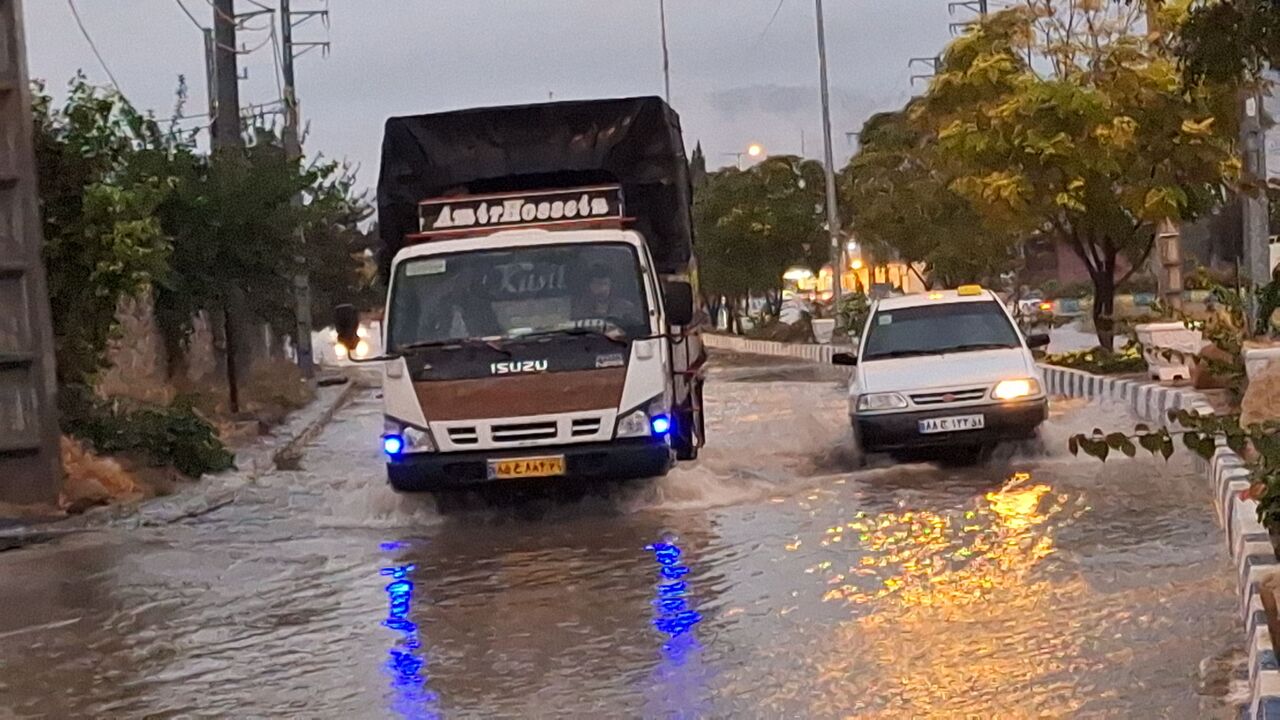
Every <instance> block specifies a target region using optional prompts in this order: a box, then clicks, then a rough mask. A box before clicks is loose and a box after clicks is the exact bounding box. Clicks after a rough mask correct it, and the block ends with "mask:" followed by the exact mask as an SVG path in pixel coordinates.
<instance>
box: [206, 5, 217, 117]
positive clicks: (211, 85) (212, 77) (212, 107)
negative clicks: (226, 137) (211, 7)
mask: <svg viewBox="0 0 1280 720" xmlns="http://www.w3.org/2000/svg"><path fill="white" fill-rule="evenodd" d="M217 55H218V53H217V43H215V42H214V40H213V31H212V30H210V29H208V28H205V29H204V87H205V94H206V95H207V96H208V100H209V122H214V120H215V119H216V118H217V117H218V92H217V90H216V88H217V86H218V74H217V71H216V70H214V68H216V67H217V65H218V62H217Z"/></svg>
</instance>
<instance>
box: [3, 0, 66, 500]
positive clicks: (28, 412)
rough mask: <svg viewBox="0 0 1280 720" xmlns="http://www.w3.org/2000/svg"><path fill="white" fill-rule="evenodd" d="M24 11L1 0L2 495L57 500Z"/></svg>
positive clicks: (16, 1) (13, 0) (52, 381)
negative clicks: (23, 25) (23, 20)
mask: <svg viewBox="0 0 1280 720" xmlns="http://www.w3.org/2000/svg"><path fill="white" fill-rule="evenodd" d="M22 18H23V15H22V2H21V0H0V218H2V219H3V223H0V307H3V308H4V310H3V313H0V500H3V501H6V502H13V503H18V504H28V503H48V504H52V503H53V502H55V501H56V500H57V498H58V490H59V488H60V486H61V484H62V470H61V461H60V453H59V446H58V408H57V402H56V393H57V381H56V374H55V369H54V367H55V366H54V355H53V321H52V318H51V316H50V311H49V293H48V289H47V286H46V281H45V271H44V261H43V259H42V258H41V252H42V250H43V247H44V239H43V237H42V235H43V233H42V227H41V223H40V206H39V199H38V197H37V193H38V189H37V185H36V175H35V157H34V150H33V141H32V118H31V94H30V92H31V91H30V86H29V85H28V84H27V83H28V81H27V46H26V37H25V33H24V32H23V27H22Z"/></svg>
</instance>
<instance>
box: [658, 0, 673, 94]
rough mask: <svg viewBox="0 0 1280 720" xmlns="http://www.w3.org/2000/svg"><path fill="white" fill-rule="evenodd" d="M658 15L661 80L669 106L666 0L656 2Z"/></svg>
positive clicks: (669, 66)
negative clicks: (660, 30) (660, 32)
mask: <svg viewBox="0 0 1280 720" xmlns="http://www.w3.org/2000/svg"><path fill="white" fill-rule="evenodd" d="M658 13H659V15H661V17H662V79H663V82H664V84H665V88H666V95H665V96H664V97H665V98H666V100H667V104H668V105H670V104H671V50H670V48H668V47H667V0H658Z"/></svg>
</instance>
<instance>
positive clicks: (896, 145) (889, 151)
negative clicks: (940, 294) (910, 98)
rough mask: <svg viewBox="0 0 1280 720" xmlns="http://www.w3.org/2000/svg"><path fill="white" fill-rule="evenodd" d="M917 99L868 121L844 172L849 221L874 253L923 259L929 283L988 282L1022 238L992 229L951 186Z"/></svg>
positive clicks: (914, 262) (914, 261)
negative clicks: (938, 159)
mask: <svg viewBox="0 0 1280 720" xmlns="http://www.w3.org/2000/svg"><path fill="white" fill-rule="evenodd" d="M916 105H917V104H916V103H912V104H908V106H907V107H906V108H904V109H903V110H899V111H896V112H887V113H880V114H878V115H874V116H872V117H871V118H870V119H869V120H868V121H867V123H866V124H865V125H864V126H863V128H862V134H861V135H860V141H861V142H860V145H861V148H860V150H859V152H858V154H857V155H856V156H854V157H853V159H851V160H850V161H849V165H848V166H847V167H846V168H845V169H844V171H843V173H841V177H840V189H841V195H842V199H843V202H842V203H841V207H842V209H843V211H844V213H845V224H846V226H847V227H849V228H851V229H852V230H853V231H854V233H855V234H856V235H857V237H858V240H859V242H861V243H862V245H863V246H864V247H866V248H869V249H870V250H871V252H872V253H873V254H874V255H876V256H878V257H884V258H897V259H900V260H902V261H904V262H905V263H907V264H908V265H909V266H910V267H912V268H913V269H914V268H915V267H916V266H917V265H924V267H925V274H926V275H927V276H928V277H927V279H926V278H925V277H922V278H921V280H922V281H924V282H925V283H926V285H932V284H935V283H936V284H941V285H943V286H955V285H959V284H963V283H967V282H985V281H989V280H990V279H992V278H994V277H996V276H997V275H999V274H1000V273H1001V272H1002V271H1004V270H1006V269H1008V268H1009V267H1010V266H1011V264H1012V259H1013V253H1012V246H1013V244H1014V242H1015V241H1016V239H1017V236H1016V235H1010V234H1008V233H1007V232H1005V231H1001V230H1000V229H999V228H989V227H987V226H986V225H985V224H984V222H983V220H982V218H981V217H980V216H979V215H978V213H977V212H976V211H975V210H974V208H973V207H972V206H971V205H970V203H969V202H968V201H967V200H966V199H965V198H964V197H962V196H960V195H959V194H957V193H956V192H955V191H953V190H952V189H951V188H950V178H948V177H947V176H946V175H944V174H943V173H942V172H941V171H940V170H941V168H940V166H939V163H938V162H937V161H936V159H935V158H934V157H933V153H934V152H936V142H937V135H936V132H934V131H932V130H931V129H930V128H929V127H928V126H927V123H922V122H919V120H918V119H917V118H916V117H915V115H916V114H917V112H918V108H917V106H916Z"/></svg>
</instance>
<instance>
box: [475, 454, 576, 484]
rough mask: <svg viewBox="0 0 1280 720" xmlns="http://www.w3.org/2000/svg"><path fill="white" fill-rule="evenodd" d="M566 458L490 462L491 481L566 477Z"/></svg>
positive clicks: (531, 458)
mask: <svg viewBox="0 0 1280 720" xmlns="http://www.w3.org/2000/svg"><path fill="white" fill-rule="evenodd" d="M564 473H565V469H564V456H563V455H551V456H548V457H529V458H519V459H518V460H490V461H489V479H490V480H516V479H519V478H541V477H557V476H560V475H564Z"/></svg>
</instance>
